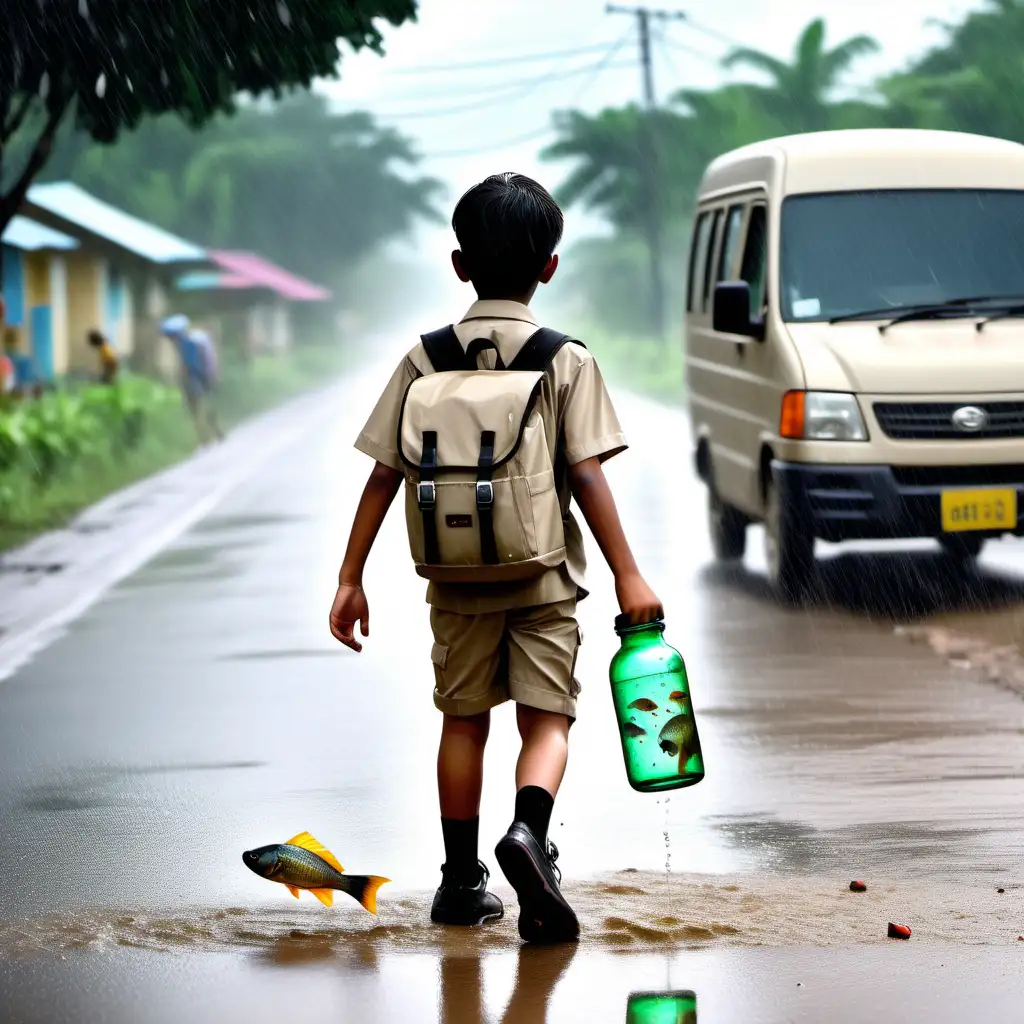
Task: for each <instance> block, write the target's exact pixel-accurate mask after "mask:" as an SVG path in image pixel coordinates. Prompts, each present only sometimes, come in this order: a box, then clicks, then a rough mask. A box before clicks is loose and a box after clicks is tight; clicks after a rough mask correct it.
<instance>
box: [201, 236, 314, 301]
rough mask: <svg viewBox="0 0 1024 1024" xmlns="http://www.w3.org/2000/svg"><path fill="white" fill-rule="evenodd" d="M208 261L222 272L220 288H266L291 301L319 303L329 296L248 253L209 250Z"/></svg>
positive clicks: (311, 283)
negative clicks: (220, 268)
mask: <svg viewBox="0 0 1024 1024" xmlns="http://www.w3.org/2000/svg"><path fill="white" fill-rule="evenodd" d="M210 258H211V259H212V260H213V261H214V263H216V264H217V265H218V266H219V267H222V268H223V269H224V270H225V271H226V273H225V274H224V275H223V276H222V277H221V280H220V285H219V287H221V288H226V289H244V288H269V289H270V290H271V291H275V292H277V294H278V295H280V296H281V297H282V298H285V299H289V300H290V301H292V302H323V301H324V300H325V299H329V298H330V297H331V293H330V292H329V291H327V290H326V289H325V288H321V287H320V286H319V285H316V284H313V282H312V281H307V280H305V278H302V277H298V276H296V275H295V274H291V273H289V272H288V271H287V270H284V269H283V268H281V267H279V266H277V265H276V264H274V263H271V262H270V261H269V260H265V259H264V258H263V257H262V256H257V255H256V254H255V253H252V252H230V251H227V250H224V249H211V250H210Z"/></svg>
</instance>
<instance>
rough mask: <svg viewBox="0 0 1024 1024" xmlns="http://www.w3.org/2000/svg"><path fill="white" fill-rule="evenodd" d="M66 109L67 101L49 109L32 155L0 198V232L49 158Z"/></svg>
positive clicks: (64, 100) (15, 211) (16, 210)
mask: <svg viewBox="0 0 1024 1024" xmlns="http://www.w3.org/2000/svg"><path fill="white" fill-rule="evenodd" d="M67 109H68V101H67V100H66V99H62V100H60V101H59V102H58V103H56V104H54V105H53V106H52V107H51V108H50V112H49V114H48V116H47V118H46V124H45V126H44V127H43V130H42V131H41V132H40V133H39V138H38V139H36V144H35V145H34V146H33V147H32V153H31V155H30V156H29V158H28V161H27V162H26V164H25V167H24V169H23V170H22V172H21V175H20V176H19V178H18V180H17V181H16V182H15V183H14V184H13V185H12V186H11V187H10V188H9V189H8V190H7V193H6V194H5V195H3V196H0V231H3V229H4V228H6V227H7V225H8V224H9V223H10V220H11V218H12V217H13V216H14V215H15V214H16V213H17V212H18V208H19V207H20V206H21V204H22V203H23V202H24V201H25V196H26V195H27V194H28V190H29V186H31V184H32V180H33V179H34V178H35V176H36V175H37V174H38V173H39V172H40V171H41V170H42V169H43V166H44V165H45V163H46V161H47V160H48V159H49V157H50V151H51V149H52V148H53V139H54V136H55V135H56V134H57V128H58V127H59V126H60V122H61V119H62V118H63V117H64V114H65V113H66V112H67Z"/></svg>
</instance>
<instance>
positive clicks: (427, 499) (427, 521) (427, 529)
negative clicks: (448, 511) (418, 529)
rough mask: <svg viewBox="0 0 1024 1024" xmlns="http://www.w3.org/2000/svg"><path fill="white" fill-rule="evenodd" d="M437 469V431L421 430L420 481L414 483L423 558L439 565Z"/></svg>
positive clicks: (429, 562)
mask: <svg viewBox="0 0 1024 1024" xmlns="http://www.w3.org/2000/svg"><path fill="white" fill-rule="evenodd" d="M436 470H437V431H436V430H424V431H423V451H422V453H421V455H420V482H419V483H418V484H417V485H416V503H417V504H418V505H419V507H420V515H421V516H422V517H423V558H424V561H425V562H426V564H427V565H439V564H440V562H441V549H440V547H439V546H438V543H437V519H436V517H435V515H434V509H435V507H436V505H437V491H436V487H435V484H434V473H435V472H436Z"/></svg>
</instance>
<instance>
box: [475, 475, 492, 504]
mask: <svg viewBox="0 0 1024 1024" xmlns="http://www.w3.org/2000/svg"><path fill="white" fill-rule="evenodd" d="M493 504H494V485H493V484H492V483H491V481H490V480H477V482H476V505H477V508H490V507H491V506H492V505H493Z"/></svg>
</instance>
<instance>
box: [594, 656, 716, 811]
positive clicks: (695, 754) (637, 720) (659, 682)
mask: <svg viewBox="0 0 1024 1024" xmlns="http://www.w3.org/2000/svg"><path fill="white" fill-rule="evenodd" d="M683 678H685V677H683ZM614 700H615V711H616V717H617V719H618V722H619V732H620V736H621V740H622V752H623V755H624V757H625V760H626V773H627V775H628V777H629V782H630V785H632V786H633V788H634V789H638V790H641V791H644V792H657V791H659V790H664V789H680V788H682V787H684V786H692V785H694V784H695V783H697V782H700V780H701V779H703V778H704V760H703V757H702V756H701V749H700V740H699V738H698V736H697V724H696V721H695V720H694V716H693V707H692V705H691V703H690V694H689V690H688V689H687V688H686V687H685V684H682V685H681V679H680V673H679V672H677V671H673V672H664V673H659V674H655V675H644V676H638V677H637V678H635V679H619V680H617V681H616V683H615V686H614Z"/></svg>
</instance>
